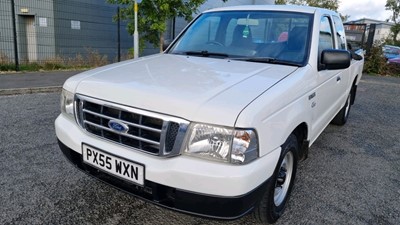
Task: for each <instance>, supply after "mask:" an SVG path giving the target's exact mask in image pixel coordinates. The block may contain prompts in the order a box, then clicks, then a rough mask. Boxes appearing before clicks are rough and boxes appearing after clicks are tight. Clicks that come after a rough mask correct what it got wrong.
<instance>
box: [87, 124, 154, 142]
mask: <svg viewBox="0 0 400 225" xmlns="http://www.w3.org/2000/svg"><path fill="white" fill-rule="evenodd" d="M83 122H84V123H86V124H89V125H91V126H95V127H97V128H100V129H103V130H106V131H109V132H112V133H114V134H118V135H121V136H125V137H129V138H133V139H136V140H138V141H143V142H147V143H149V144H153V145H157V146H160V142H156V141H152V140H148V139H145V138H141V137H137V136H134V135H130V134H126V133H119V132H116V131H114V130H112V129H110V128H108V127H104V126H101V125H98V124H95V123H92V122H89V121H83Z"/></svg>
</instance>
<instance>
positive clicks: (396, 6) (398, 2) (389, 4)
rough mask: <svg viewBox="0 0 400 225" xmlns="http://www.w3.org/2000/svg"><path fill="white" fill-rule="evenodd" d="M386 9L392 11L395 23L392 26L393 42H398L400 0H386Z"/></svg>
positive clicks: (392, 18)
mask: <svg viewBox="0 0 400 225" xmlns="http://www.w3.org/2000/svg"><path fill="white" fill-rule="evenodd" d="M385 7H386V10H390V11H392V16H391V17H390V19H391V20H392V21H393V23H394V25H393V26H392V27H391V28H390V31H391V32H392V33H393V42H394V43H396V42H397V36H398V34H399V32H400V24H399V15H400V0H386V5H385Z"/></svg>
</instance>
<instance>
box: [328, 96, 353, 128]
mask: <svg viewBox="0 0 400 225" xmlns="http://www.w3.org/2000/svg"><path fill="white" fill-rule="evenodd" d="M352 93H353V89H352V90H351V91H350V93H349V95H348V96H347V100H346V104H344V106H343V108H342V109H340V111H339V112H338V114H336V116H335V118H333V120H332V122H331V123H332V124H335V125H339V126H343V125H345V124H346V122H347V119H348V118H349V114H350V108H351V99H352Z"/></svg>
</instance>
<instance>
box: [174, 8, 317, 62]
mask: <svg viewBox="0 0 400 225" xmlns="http://www.w3.org/2000/svg"><path fill="white" fill-rule="evenodd" d="M311 18H312V17H311V14H304V13H295V12H276V11H223V12H210V13H205V14H202V15H201V16H200V17H199V18H197V20H196V21H194V23H193V24H192V25H191V26H190V27H189V28H188V29H187V30H186V31H185V33H184V34H183V35H182V36H181V37H180V38H179V40H177V41H176V42H175V44H174V46H172V47H171V49H170V50H169V53H172V54H184V55H194V56H200V57H215V58H230V59H237V60H246V61H255V62H268V63H274V62H275V63H282V62H286V64H294V65H298V66H301V65H304V64H305V62H306V60H307V56H308V52H309V50H308V49H309V43H310V41H309V37H310V31H311V26H312V25H311V21H312V19H311ZM263 59H265V60H263Z"/></svg>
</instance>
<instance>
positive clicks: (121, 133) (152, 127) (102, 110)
mask: <svg viewBox="0 0 400 225" xmlns="http://www.w3.org/2000/svg"><path fill="white" fill-rule="evenodd" d="M75 108H76V114H77V120H78V123H79V124H80V126H81V127H82V128H83V129H84V130H86V131H87V132H89V133H91V134H93V135H95V136H98V137H100V138H103V139H106V140H109V141H111V142H115V143H119V144H122V145H124V146H128V147H131V148H132V149H135V150H139V151H142V152H146V153H149V154H152V155H158V156H173V155H177V154H179V152H180V146H181V144H182V142H183V138H184V135H185V133H186V130H187V127H188V122H187V121H185V120H182V119H178V118H174V117H169V116H164V115H160V114H156V113H151V112H146V111H143V110H138V109H135V108H132V107H127V106H123V105H118V104H115V103H111V102H107V101H103V100H98V99H94V98H89V97H86V96H81V95H77V96H76V99H75ZM110 123H114V124H115V123H116V124H117V125H118V126H120V127H123V129H122V128H121V130H119V129H115V128H114V127H113V126H111V125H110Z"/></svg>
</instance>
